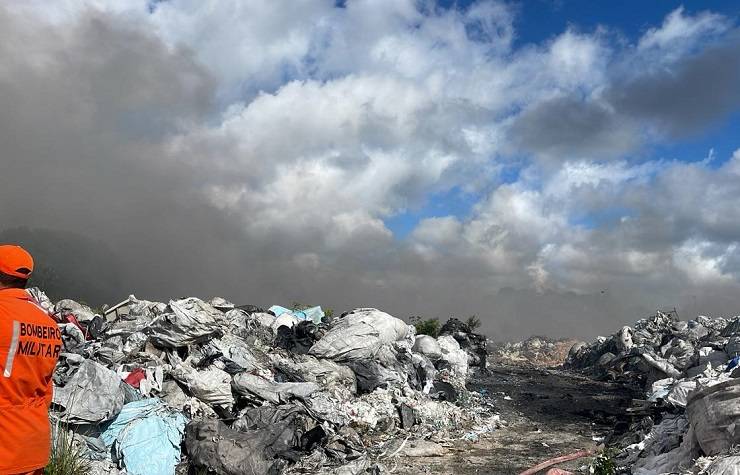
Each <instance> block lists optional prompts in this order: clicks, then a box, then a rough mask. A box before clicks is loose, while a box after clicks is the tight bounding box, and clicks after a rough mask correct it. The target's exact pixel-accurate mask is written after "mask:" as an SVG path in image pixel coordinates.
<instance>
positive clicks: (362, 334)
mask: <svg viewBox="0 0 740 475" xmlns="http://www.w3.org/2000/svg"><path fill="white" fill-rule="evenodd" d="M413 335H414V328H413V327H410V326H409V325H407V324H406V323H404V322H403V320H400V319H398V318H396V317H392V316H391V315H388V314H387V313H385V312H381V311H380V310H377V309H374V308H358V309H355V310H353V311H352V312H351V313H349V314H348V315H345V316H344V317H343V318H341V319H339V321H338V322H337V323H336V325H335V326H334V327H333V328H332V329H331V330H330V331H329V332H328V333H327V334H326V335H324V337H323V338H321V340H319V341H317V342H316V343H315V344H314V345H313V346H312V347H311V349H310V350H309V354H311V355H314V356H317V357H319V358H329V359H333V360H335V361H339V362H346V361H352V360H359V359H366V358H373V357H374V356H375V353H376V352H377V351H378V350H379V349H380V347H381V346H383V345H388V344H391V343H393V342H394V341H399V340H403V339H406V338H410V337H413Z"/></svg>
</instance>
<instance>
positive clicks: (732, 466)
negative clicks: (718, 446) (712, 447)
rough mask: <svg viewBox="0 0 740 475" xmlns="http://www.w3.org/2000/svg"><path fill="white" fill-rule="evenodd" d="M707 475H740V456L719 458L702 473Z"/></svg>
mask: <svg viewBox="0 0 740 475" xmlns="http://www.w3.org/2000/svg"><path fill="white" fill-rule="evenodd" d="M702 473H704V474H706V475H740V456H738V455H732V456H729V457H722V458H718V459H717V460H715V461H714V462H712V463H711V464H710V465H709V467H707V468H706V469H705V470H703V471H702Z"/></svg>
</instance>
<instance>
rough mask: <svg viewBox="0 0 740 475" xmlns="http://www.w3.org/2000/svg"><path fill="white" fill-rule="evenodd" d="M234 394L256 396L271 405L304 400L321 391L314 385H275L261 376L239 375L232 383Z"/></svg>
mask: <svg viewBox="0 0 740 475" xmlns="http://www.w3.org/2000/svg"><path fill="white" fill-rule="evenodd" d="M231 384H232V388H233V390H234V393H236V394H238V395H240V396H251V395H254V396H258V397H260V398H261V399H264V400H265V401H269V402H271V403H273V404H281V403H284V402H288V401H290V400H291V399H292V398H298V399H305V398H307V397H308V396H310V395H311V394H313V393H314V392H316V391H318V390H320V389H321V387H320V386H319V385H318V384H316V383H276V382H275V381H269V380H267V379H265V378H263V377H261V376H257V375H254V374H249V373H240V374H237V375H236V376H234V380H233V381H232V383H231Z"/></svg>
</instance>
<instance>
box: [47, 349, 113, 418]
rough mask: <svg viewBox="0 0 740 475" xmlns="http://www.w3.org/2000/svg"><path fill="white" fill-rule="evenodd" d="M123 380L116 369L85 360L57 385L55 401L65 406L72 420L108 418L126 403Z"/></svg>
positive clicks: (64, 415) (66, 416)
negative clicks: (64, 383)
mask: <svg viewBox="0 0 740 475" xmlns="http://www.w3.org/2000/svg"><path fill="white" fill-rule="evenodd" d="M121 384H123V383H122V382H121V379H120V378H119V377H118V375H117V374H116V373H115V372H114V371H111V370H109V369H108V368H106V367H105V366H103V365H101V364H99V363H96V362H94V361H91V360H85V361H83V362H82V364H80V367H79V369H78V370H77V372H76V373H75V374H74V375H73V376H72V378H71V379H70V380H69V381H68V382H67V384H66V385H65V386H64V387H55V388H54V399H53V400H54V404H56V405H58V406H61V407H63V408H64V414H63V416H62V417H63V419H64V421H65V422H68V423H72V424H84V423H94V422H102V421H107V420H109V419H111V418H113V417H115V416H116V415H117V414H118V413H119V412H121V408H122V407H123V403H124V399H125V395H124V392H123V390H122V388H121Z"/></svg>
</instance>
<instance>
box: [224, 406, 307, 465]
mask: <svg viewBox="0 0 740 475" xmlns="http://www.w3.org/2000/svg"><path fill="white" fill-rule="evenodd" d="M309 424H310V425H311V426H315V424H316V423H315V421H313V419H311V418H310V417H309V415H308V414H307V413H306V410H305V409H304V408H303V407H300V406H292V405H284V406H273V405H270V404H268V405H264V406H260V407H253V408H248V409H246V410H245V411H244V413H243V415H242V416H241V417H240V418H239V419H237V420H236V421H235V422H234V424H233V426H232V429H235V430H238V431H240V432H243V433H246V434H250V435H253V436H255V437H258V438H259V440H260V444H261V445H262V446H263V450H264V453H263V454H262V455H263V456H264V457H265V458H266V459H267V460H270V459H274V458H275V457H280V458H283V459H287V460H291V461H297V460H298V453H297V451H298V450H299V449H301V448H307V447H306V445H305V444H306V442H308V441H307V440H305V439H306V436H307V434H308V433H309V432H310V431H309V430H308V427H309ZM308 436H309V437H310V436H311V434H308ZM311 448H313V447H311Z"/></svg>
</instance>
